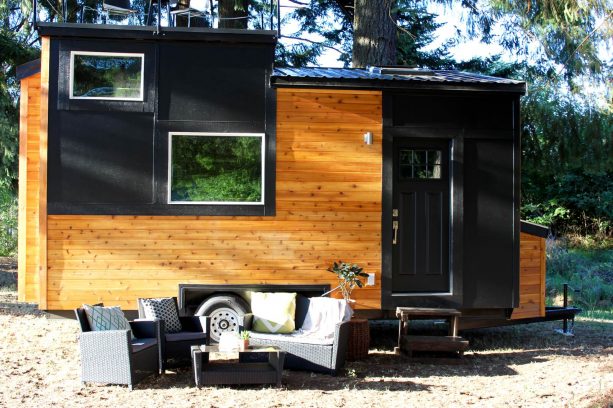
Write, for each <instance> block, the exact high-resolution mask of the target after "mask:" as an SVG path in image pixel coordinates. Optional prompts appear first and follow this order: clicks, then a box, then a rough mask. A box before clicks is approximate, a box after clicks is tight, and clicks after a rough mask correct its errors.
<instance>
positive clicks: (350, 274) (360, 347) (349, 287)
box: [328, 261, 370, 361]
mask: <svg viewBox="0 0 613 408" xmlns="http://www.w3.org/2000/svg"><path fill="white" fill-rule="evenodd" d="M328 271H330V272H332V273H334V274H336V276H337V277H338V280H339V284H338V287H339V288H340V290H341V293H342V294H343V298H344V299H345V301H347V302H353V300H352V299H351V292H352V291H353V289H355V288H356V287H358V288H361V287H362V286H364V282H362V279H361V278H368V274H367V273H366V272H364V270H363V269H362V268H360V267H359V266H358V265H356V264H350V263H346V262H343V261H338V262H334V263H333V264H332V266H331V267H330V268H328ZM369 345H370V329H369V326H368V320H366V319H354V318H352V319H351V320H350V321H349V342H348V344H347V360H348V361H356V360H362V359H364V358H366V357H367V356H368V347H369Z"/></svg>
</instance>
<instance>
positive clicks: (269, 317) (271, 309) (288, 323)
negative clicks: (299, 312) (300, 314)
mask: <svg viewBox="0 0 613 408" xmlns="http://www.w3.org/2000/svg"><path fill="white" fill-rule="evenodd" d="M251 312H252V313H253V327H252V328H253V331H255V332H260V333H291V332H293V331H294V329H295V328H296V323H295V321H294V319H295V316H296V294H295V293H259V292H253V293H252V294H251Z"/></svg>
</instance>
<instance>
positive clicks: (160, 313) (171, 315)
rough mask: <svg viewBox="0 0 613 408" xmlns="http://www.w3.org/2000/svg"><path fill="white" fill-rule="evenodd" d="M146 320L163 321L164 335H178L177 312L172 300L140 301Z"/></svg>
mask: <svg viewBox="0 0 613 408" xmlns="http://www.w3.org/2000/svg"><path fill="white" fill-rule="evenodd" d="M140 301H141V304H142V305H143V309H144V311H145V318H146V319H160V320H164V327H165V331H166V333H178V332H180V331H181V330H182V329H183V327H181V321H180V320H179V310H178V309H177V303H176V302H175V300H174V299H173V298H160V299H141V300H140Z"/></svg>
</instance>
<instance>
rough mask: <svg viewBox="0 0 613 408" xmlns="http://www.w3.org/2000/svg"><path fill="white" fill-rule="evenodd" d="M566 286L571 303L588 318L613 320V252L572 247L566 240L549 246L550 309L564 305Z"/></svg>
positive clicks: (548, 284) (547, 300) (548, 290)
mask: <svg viewBox="0 0 613 408" xmlns="http://www.w3.org/2000/svg"><path fill="white" fill-rule="evenodd" d="M564 283H568V285H569V303H570V304H572V305H574V306H578V307H580V308H582V309H583V310H584V316H592V317H591V318H594V319H605V320H613V312H611V310H613V249H586V248H585V247H582V248H572V247H569V246H568V244H567V242H565V241H562V240H550V241H548V243H547V289H546V290H547V299H546V303H547V305H557V306H560V305H561V304H562V293H563V286H564Z"/></svg>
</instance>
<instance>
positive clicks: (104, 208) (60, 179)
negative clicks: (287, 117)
mask: <svg viewBox="0 0 613 408" xmlns="http://www.w3.org/2000/svg"><path fill="white" fill-rule="evenodd" d="M77 31H78V30H77ZM113 33H115V31H113ZM273 44H274V43H253V42H249V43H246V44H245V43H236V42H235V41H232V42H231V43H229V44H223V43H219V42H206V41H203V42H194V41H189V42H184V41H169V40H168V39H166V38H161V39H160V41H125V40H123V41H120V40H110V39H98V38H86V39H83V38H76V39H75V38H72V37H68V38H52V41H51V69H50V78H51V80H50V98H49V101H50V102H49V105H50V106H49V159H48V191H49V193H48V213H49V214H114V215H119V214H126V215H272V214H274V212H275V210H274V208H275V199H274V197H275V156H274V153H275V122H274V117H275V114H274V110H275V101H274V94H273V93H272V90H271V88H270V85H269V83H270V80H269V78H270V74H271V72H272V61H273ZM71 50H89V51H105V52H142V53H145V98H144V101H142V102H139V101H136V102H133V101H129V102H126V101H124V102H120V101H99V100H91V101H88V100H71V99H70V98H69V97H68V85H69V84H68V81H69V74H70V73H69V60H70V51H71ZM181 131H190V132H221V133H235V132H241V133H265V137H266V144H267V157H266V163H265V167H266V174H265V181H266V188H265V194H266V196H265V205H255V206H254V205H234V206H228V205H180V204H172V205H170V204H167V182H168V180H167V178H168V170H167V165H168V132H181Z"/></svg>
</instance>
